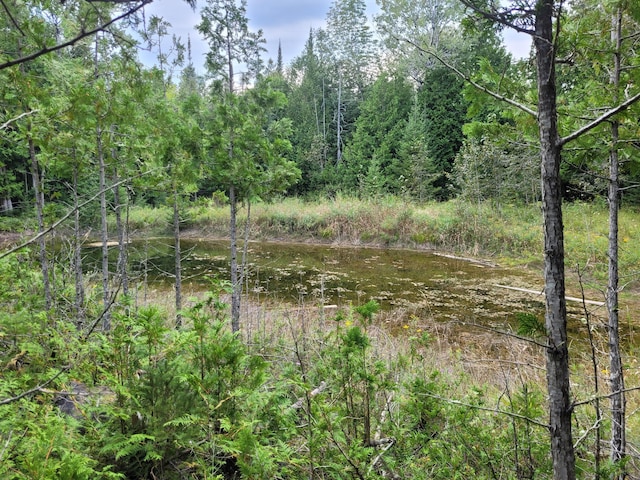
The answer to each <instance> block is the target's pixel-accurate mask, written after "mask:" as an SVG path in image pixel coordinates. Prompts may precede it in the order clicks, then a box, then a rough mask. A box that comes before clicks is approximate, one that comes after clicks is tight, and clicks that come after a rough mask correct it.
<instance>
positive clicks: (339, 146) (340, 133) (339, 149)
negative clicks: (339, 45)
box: [336, 67, 342, 165]
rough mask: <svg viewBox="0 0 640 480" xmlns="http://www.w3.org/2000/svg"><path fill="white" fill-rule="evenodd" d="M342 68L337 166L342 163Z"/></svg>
mask: <svg viewBox="0 0 640 480" xmlns="http://www.w3.org/2000/svg"><path fill="white" fill-rule="evenodd" d="M339 68H340V72H339V74H338V75H339V77H338V78H339V79H338V113H337V118H336V135H337V138H336V143H337V145H336V148H337V154H336V165H340V162H342V67H339Z"/></svg>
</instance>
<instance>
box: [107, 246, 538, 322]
mask: <svg viewBox="0 0 640 480" xmlns="http://www.w3.org/2000/svg"><path fill="white" fill-rule="evenodd" d="M181 243H182V250H183V253H184V260H183V264H182V265H183V278H184V279H185V283H186V284H189V285H190V286H191V288H193V289H199V288H202V289H203V290H204V289H206V288H207V286H208V285H209V283H210V281H211V280H212V279H215V278H219V279H228V278H229V273H228V272H229V243H228V241H210V240H183V241H182V242H181ZM130 252H131V253H130V266H131V270H132V273H133V274H134V275H136V276H138V277H139V278H140V279H142V278H147V281H149V282H154V283H156V284H158V283H160V284H166V285H167V286H169V285H170V284H171V282H173V280H172V278H171V273H172V272H173V265H174V264H173V262H174V251H173V244H172V240H171V239H148V240H138V241H135V242H133V244H132V245H131V250H130ZM112 253H114V254H115V253H116V252H115V249H114V252H112ZM248 268H249V275H248V278H247V281H246V282H245V286H246V287H247V290H248V291H249V293H250V295H252V297H253V298H254V299H256V300H277V301H282V302H291V303H305V304H324V305H331V304H334V305H338V306H342V305H347V304H354V305H358V304H362V303H365V302H367V301H368V300H370V299H375V300H377V301H378V302H379V303H380V304H381V306H382V308H384V309H391V308H394V307H409V306H411V307H412V308H414V309H415V308H419V309H421V310H424V311H426V312H427V313H429V314H430V315H431V316H433V317H435V318H438V319H442V320H462V321H481V322H482V323H489V324H490V323H494V322H497V323H502V322H503V321H505V320H508V319H512V318H513V315H514V314H515V312H521V311H525V310H526V311H533V312H536V313H540V314H542V313H543V308H544V307H543V303H542V297H541V296H537V295H531V294H526V293H521V292H513V291H510V290H506V289H503V288H500V287H497V286H496V285H508V286H516V287H521V288H528V289H536V290H537V289H539V288H540V285H541V283H540V279H539V278H538V277H536V276H534V274H533V273H531V272H529V271H523V270H518V269H508V268H501V267H497V266H491V265H488V264H483V263H474V262H469V261H466V260H463V259H456V258H449V257H446V256H442V255H436V254H433V253H430V252H425V251H415V250H399V249H382V248H368V247H342V246H331V245H309V244H290V243H271V242H251V243H250V244H249V248H248ZM145 272H146V277H145Z"/></svg>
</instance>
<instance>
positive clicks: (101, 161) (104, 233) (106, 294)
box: [94, 32, 111, 332]
mask: <svg viewBox="0 0 640 480" xmlns="http://www.w3.org/2000/svg"><path fill="white" fill-rule="evenodd" d="M99 40H100V33H99V32H97V33H96V38H95V51H94V77H95V79H96V80H97V79H98V77H99V73H100V72H99V63H98V57H99V55H98V50H99ZM101 123H102V119H101V118H100V113H99V112H98V110H97V109H96V151H97V156H98V171H99V174H98V175H99V179H100V180H99V185H100V224H101V225H100V235H101V241H102V302H103V308H104V315H103V317H102V329H103V330H104V331H105V332H107V331H109V330H111V313H110V312H109V307H110V305H111V292H110V291H109V232H108V229H107V171H106V170H107V168H106V165H105V158H104V149H103V146H102V126H101Z"/></svg>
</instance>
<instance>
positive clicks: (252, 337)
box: [0, 253, 604, 480]
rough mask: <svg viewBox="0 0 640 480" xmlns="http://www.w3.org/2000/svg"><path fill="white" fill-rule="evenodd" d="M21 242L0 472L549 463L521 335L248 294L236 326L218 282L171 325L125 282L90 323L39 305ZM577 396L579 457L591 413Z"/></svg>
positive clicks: (528, 466)
mask: <svg viewBox="0 0 640 480" xmlns="http://www.w3.org/2000/svg"><path fill="white" fill-rule="evenodd" d="M20 255H21V257H20V258H18V257H9V258H7V259H4V260H2V261H1V262H0V275H1V276H2V278H8V277H11V278H15V279H17V280H15V281H14V282H13V283H12V284H11V286H10V287H9V286H8V283H7V282H3V283H2V284H1V285H2V287H0V299H1V301H2V303H3V305H4V306H5V308H4V309H3V311H2V312H1V313H0V329H1V330H0V332H1V335H0V343H1V346H2V348H1V349H0V362H1V364H2V365H4V368H3V370H2V382H0V445H1V446H2V448H1V449H0V477H1V478H7V479H14V478H15V479H18V478H41V479H49V478H51V479H53V478H56V479H59V478H63V479H64V478H69V479H71V478H74V479H75V478H87V479H96V478H97V479H99V478H105V479H107V478H109V479H112V478H130V479H159V478H162V479H174V478H175V479H178V478H216V479H232V478H235V479H245V478H246V479H294V480H295V479H303V478H304V479H309V478H317V479H320V478H323V479H361V480H362V479H382V478H416V479H421V478H435V479H443V480H444V479H452V478H459V479H463V478H464V479H467V478H477V479H490V478H505V479H511V478H512V479H516V478H550V477H551V465H550V455H549V445H548V433H547V430H546V428H545V426H544V425H545V423H546V413H545V412H546V400H545V398H546V396H545V393H544V392H545V389H544V383H543V382H544V381H543V374H544V372H543V369H542V368H541V367H540V366H541V364H542V363H543V361H542V352H541V350H540V349H539V348H538V347H536V346H535V345H533V344H532V343H530V342H527V341H522V340H519V339H517V338H515V337H509V336H498V335H497V334H495V333H493V334H489V333H486V332H483V331H480V330H478V331H474V330H473V329H471V330H469V329H468V327H467V329H463V330H460V328H462V327H461V326H456V325H453V324H451V325H446V324H441V323H438V322H436V321H434V320H433V319H432V318H429V317H422V316H421V314H418V313H410V312H405V315H404V317H403V320H402V321H401V324H400V325H396V328H389V326H391V325H393V322H394V321H396V320H395V316H396V315H397V314H396V313H394V312H380V311H379V309H378V305H377V304H376V303H375V302H374V301H369V302H366V303H363V304H362V305H355V306H353V307H352V308H345V309H342V310H336V309H334V308H331V309H327V308H320V307H314V306H297V307H295V306H285V305H270V306H259V305H251V304H249V305H246V307H245V310H244V311H243V316H242V326H243V328H242V330H241V332H239V333H236V334H234V333H232V332H231V330H230V326H229V321H228V306H227V304H226V302H225V300H226V295H227V293H226V292H227V290H228V289H227V286H226V285H225V284H224V282H213V283H212V284H211V287H210V289H209V291H208V292H207V293H205V294H201V295H199V296H197V297H193V298H191V299H189V301H188V302H187V306H186V307H185V309H184V311H183V312H182V314H183V324H182V327H181V328H180V329H176V328H175V327H174V326H173V322H172V318H174V314H175V312H169V311H168V310H167V309H165V308H164V306H163V305H162V304H161V302H160V301H159V298H160V297H158V298H149V299H148V301H146V302H143V301H141V300H140V299H139V298H138V297H137V296H136V295H135V294H134V295H132V296H131V297H123V298H120V299H119V300H118V302H117V304H116V305H115V306H114V310H113V312H112V313H113V315H112V323H111V325H112V328H111V330H110V331H91V330H90V328H91V326H92V325H93V324H94V323H95V321H88V322H87V323H86V324H85V326H82V327H80V328H77V327H76V325H75V323H74V318H73V316H72V315H71V313H70V312H67V313H65V312H66V310H65V309H64V308H61V306H62V305H63V304H64V302H63V301H62V298H61V299H59V300H57V301H56V302H55V305H58V307H55V308H54V309H52V310H50V311H44V310H43V307H44V306H43V302H42V286H41V284H40V282H39V281H38V275H37V274H36V273H34V271H33V266H31V265H30V263H29V262H25V260H26V259H28V258H29V255H27V254H26V253H22V254H20ZM60 277H61V276H58V277H57V278H60ZM54 291H55V292H57V294H59V295H63V296H67V295H68V294H69V292H67V290H65V287H64V286H63V285H60V286H57V287H56V288H55V289H54ZM96 300H98V299H96ZM87 315H88V316H92V317H93V318H94V319H99V318H100V306H99V302H96V303H93V302H92V301H90V302H89V304H88V305H87ZM98 323H99V322H98ZM533 334H535V332H533V333H532V335H533ZM603 375H604V374H603ZM575 382H576V385H577V387H576V389H575V391H576V392H577V394H579V395H581V396H583V397H588V396H589V395H590V394H591V393H592V391H591V390H590V386H589V382H588V376H587V375H586V374H585V375H584V377H583V376H582V375H580V376H577V377H576V379H575ZM579 410H580V411H579V412H578V414H577V416H576V418H577V420H578V422H579V426H584V427H585V429H586V432H587V433H586V435H585V437H584V439H583V440H582V441H581V442H580V444H579V445H578V452H579V458H580V468H581V469H582V470H583V472H588V471H592V469H593V461H594V459H593V453H592V451H593V448H592V447H593V444H592V442H591V443H590V441H589V440H588V439H592V438H593V434H592V433H591V434H590V433H589V426H590V425H592V422H593V418H594V415H593V412H591V410H590V409H589V407H588V404H587V406H583V407H581V408H580V409H579Z"/></svg>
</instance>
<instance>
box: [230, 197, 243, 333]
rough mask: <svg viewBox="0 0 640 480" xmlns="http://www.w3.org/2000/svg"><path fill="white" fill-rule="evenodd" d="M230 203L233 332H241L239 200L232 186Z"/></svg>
mask: <svg viewBox="0 0 640 480" xmlns="http://www.w3.org/2000/svg"><path fill="white" fill-rule="evenodd" d="M229 203H230V209H231V215H230V216H231V219H230V221H229V233H230V236H231V330H232V331H233V332H237V331H239V330H240V294H241V290H242V283H240V281H239V278H238V238H237V233H238V227H237V216H238V199H237V198H236V189H235V187H234V186H233V185H232V186H231V187H229Z"/></svg>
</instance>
